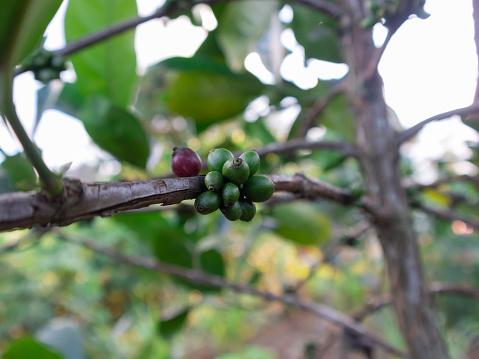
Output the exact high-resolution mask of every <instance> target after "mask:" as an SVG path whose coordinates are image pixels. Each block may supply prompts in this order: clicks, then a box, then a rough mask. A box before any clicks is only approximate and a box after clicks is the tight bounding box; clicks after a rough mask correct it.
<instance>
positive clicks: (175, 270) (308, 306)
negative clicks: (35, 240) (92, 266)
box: [52, 229, 407, 357]
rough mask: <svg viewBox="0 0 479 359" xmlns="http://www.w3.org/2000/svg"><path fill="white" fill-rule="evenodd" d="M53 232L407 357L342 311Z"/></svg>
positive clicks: (115, 256)
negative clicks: (276, 305) (309, 318)
mask: <svg viewBox="0 0 479 359" xmlns="http://www.w3.org/2000/svg"><path fill="white" fill-rule="evenodd" d="M52 231H53V233H54V234H56V235H57V236H58V237H59V238H60V239H62V240H64V241H67V242H71V243H75V244H79V245H82V246H85V247H87V248H90V249H92V250H93V251H95V252H98V253H101V254H104V255H106V256H108V257H111V258H113V259H115V260H116V261H118V262H121V263H124V264H128V265H132V266H135V267H139V268H145V269H148V270H153V271H156V272H159V273H166V274H170V275H174V276H176V277H180V278H182V279H185V280H187V281H189V282H191V283H194V284H202V285H208V286H213V287H217V288H224V289H230V290H233V291H235V292H239V293H245V294H250V295H254V296H257V297H260V298H263V299H265V300H268V301H277V302H280V303H283V304H286V305H290V306H293V307H296V308H301V309H303V310H307V311H309V312H312V313H314V314H316V315H318V316H319V317H321V318H324V319H326V320H329V321H331V322H334V323H336V324H338V325H340V326H343V327H346V328H348V329H349V330H351V331H352V332H354V333H356V334H358V335H360V336H362V337H365V338H368V339H369V340H371V341H372V342H373V343H374V344H376V345H378V346H380V347H381V348H383V349H385V350H386V351H388V352H389V353H392V354H395V355H398V356H401V357H406V356H407V354H406V353H404V352H402V351H401V350H399V349H397V348H395V347H393V346H391V345H389V344H388V343H386V342H384V341H383V340H382V339H380V338H378V337H377V336H376V335H375V334H372V333H370V332H369V330H368V329H366V328H365V327H364V326H362V325H361V324H358V323H356V322H355V321H354V320H353V319H352V318H350V317H349V316H347V315H345V314H343V313H341V312H338V311H336V310H335V309H333V308H330V307H328V306H326V305H324V304H317V303H308V302H304V301H302V300H300V299H299V298H297V297H295V296H292V295H278V294H274V293H271V292H263V291H260V290H257V289H255V288H253V287H251V286H249V285H246V284H239V283H230V282H228V281H226V280H224V279H223V278H221V277H219V276H215V275H211V274H207V273H204V272H202V271H198V270H194V269H187V268H182V267H179V266H176V265H172V264H168V263H162V262H158V261H156V260H154V259H152V258H146V257H139V256H126V255H123V254H121V253H118V252H116V251H114V250H112V249H110V248H105V247H102V246H99V245H97V244H96V243H95V242H93V241H89V240H85V239H82V240H72V239H70V238H68V237H66V236H65V235H63V234H62V232H61V231H59V230H57V229H52Z"/></svg>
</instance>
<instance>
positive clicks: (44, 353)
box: [2, 337, 62, 359]
mask: <svg viewBox="0 0 479 359" xmlns="http://www.w3.org/2000/svg"><path fill="white" fill-rule="evenodd" d="M2 358H3V359H25V358H35V359H62V357H61V356H60V355H58V354H57V353H55V352H53V351H51V350H50V349H48V347H47V346H45V345H43V344H40V343H38V342H37V341H35V340H34V339H32V338H30V337H24V338H22V339H18V340H16V341H14V342H13V343H11V344H10V346H9V347H8V349H7V351H6V352H5V353H4V354H3V356H2Z"/></svg>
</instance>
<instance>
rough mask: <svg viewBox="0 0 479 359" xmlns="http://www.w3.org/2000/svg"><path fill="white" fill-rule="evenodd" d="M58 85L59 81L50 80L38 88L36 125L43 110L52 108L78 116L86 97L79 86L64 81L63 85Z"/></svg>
mask: <svg viewBox="0 0 479 359" xmlns="http://www.w3.org/2000/svg"><path fill="white" fill-rule="evenodd" d="M58 85H59V83H58V82H57V83H52V82H50V83H49V84H47V85H45V86H43V87H41V88H39V89H38V91H37V116H36V122H35V127H37V126H38V124H39V122H40V119H41V117H42V115H43V112H45V111H46V110H50V109H55V110H58V111H61V112H63V113H66V114H67V115H70V116H73V117H76V118H78V112H79V110H80V108H81V105H82V104H83V101H84V98H83V97H82V96H81V95H80V93H79V92H78V87H77V86H76V84H72V83H69V82H64V83H62V86H58Z"/></svg>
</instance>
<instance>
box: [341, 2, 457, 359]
mask: <svg viewBox="0 0 479 359" xmlns="http://www.w3.org/2000/svg"><path fill="white" fill-rule="evenodd" d="M344 4H345V5H347V6H346V10H347V15H345V16H344V18H343V34H344V35H343V48H344V49H345V55H346V59H347V63H348V65H349V74H348V78H349V86H348V89H347V93H348V96H349V99H350V101H351V103H352V104H353V107H354V114H355V118H356V126H357V128H356V135H357V147H358V149H357V150H358V159H359V161H360V163H361V166H362V172H363V174H364V178H365V182H366V189H367V203H368V205H369V208H370V210H371V212H372V214H373V216H374V224H375V227H376V230H377V233H378V237H379V240H380V242H381V245H382V248H383V252H384V257H385V261H386V263H387V269H388V277H389V283H390V291H391V293H392V297H393V298H394V299H393V305H394V309H395V312H396V315H397V319H398V322H399V327H400V330H401V332H402V334H403V337H404V339H405V341H406V344H407V347H408V351H409V354H410V356H411V357H412V358H417V359H442V358H448V353H447V350H446V347H445V344H444V341H443V339H442V337H441V334H440V331H439V328H438V325H437V322H436V317H435V313H434V308H433V304H432V301H431V299H430V296H429V295H428V289H427V286H426V283H425V281H424V277H423V271H422V267H421V261H420V256H419V248H418V245H417V238H416V234H415V232H414V230H413V228H412V220H411V217H410V208H409V205H408V201H407V198H406V193H405V191H404V189H403V187H402V186H401V175H400V171H399V148H398V145H397V144H398V141H397V134H396V133H395V131H394V129H393V128H392V127H391V126H390V124H389V123H388V120H387V111H386V110H387V108H386V103H385V100H384V96H383V91H382V90H383V83H382V79H381V77H380V75H379V74H378V72H377V69H376V68H375V71H374V72H372V73H368V69H370V68H371V59H372V58H373V54H374V53H375V52H376V51H377V50H376V48H375V46H374V43H373V41H372V33H371V31H370V30H367V29H364V28H362V27H361V26H360V25H359V21H360V19H362V18H365V17H366V16H367V12H366V11H367V9H366V8H365V7H364V2H363V1H360V0H345V3H344Z"/></svg>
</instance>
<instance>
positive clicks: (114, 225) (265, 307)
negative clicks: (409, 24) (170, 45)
mask: <svg viewBox="0 0 479 359" xmlns="http://www.w3.org/2000/svg"><path fill="white" fill-rule="evenodd" d="M184 4H185V8H184V9H182V8H181V6H180V10H179V11H178V10H177V11H175V12H174V13H171V14H169V16H170V18H171V19H174V18H175V17H179V16H187V17H189V19H190V21H191V22H192V24H194V25H196V26H202V20H201V16H199V17H198V16H195V14H198V13H201V12H200V11H199V8H198V7H196V8H193V10H194V11H190V9H189V7H188V6H186V5H188V4H189V2H188V1H185V2H184ZM2 6H3V5H2ZM165 6H167V5H165ZM198 6H200V5H198ZM285 6H286V10H285ZM0 9H1V8H0ZM195 9H196V10H195ZM201 11H202V12H203V14H204V13H205V12H206V13H213V14H214V16H215V18H216V19H217V21H218V26H217V27H216V28H215V29H213V30H210V31H209V33H208V36H207V37H206V40H205V41H204V42H203V44H202V45H201V46H200V47H199V49H198V50H197V51H196V53H195V55H194V56H192V57H191V58H179V57H176V58H169V59H166V60H164V61H161V62H159V63H158V64H156V65H153V66H151V67H150V68H149V69H148V70H147V71H146V72H145V73H144V74H141V75H140V74H138V73H137V72H136V58H135V49H134V46H133V45H134V43H133V41H134V30H131V31H129V32H126V33H123V34H121V35H119V36H117V37H114V38H112V39H109V40H107V41H104V42H101V43H99V44H96V45H94V46H91V47H90V48H87V49H86V50H83V51H79V52H76V53H74V54H72V55H71V56H68V57H67V58H66V59H63V60H64V61H65V65H66V67H67V68H69V69H70V70H71V69H74V71H75V73H76V81H75V82H66V81H63V80H61V77H60V78H59V75H60V71H58V70H57V71H51V70H55V68H53V67H52V61H50V62H48V61H46V62H45V63H46V65H45V66H43V67H40V68H38V69H37V70H36V73H35V74H36V76H37V78H38V79H39V80H41V81H43V83H44V86H43V87H42V88H41V89H39V91H38V115H37V121H41V117H42V113H43V112H44V111H46V110H47V109H52V108H54V109H57V110H59V111H62V112H65V113H67V114H69V115H72V116H74V117H76V118H78V119H79V120H80V121H82V123H83V125H84V127H85V129H86V131H87V132H88V134H89V135H90V136H91V139H92V141H93V142H94V143H95V144H96V145H98V146H99V147H100V148H101V149H102V150H104V151H105V153H108V155H105V156H104V158H103V159H101V160H100V162H99V163H98V164H97V165H96V167H95V168H94V170H95V171H100V169H101V168H102V166H105V164H106V165H110V166H114V167H115V168H117V169H118V170H117V171H116V172H115V174H114V175H112V176H111V178H109V180H112V181H113V180H134V179H147V178H155V177H163V176H165V175H169V173H170V160H171V148H172V147H174V146H178V147H180V146H188V147H190V148H192V149H194V150H196V151H197V152H198V153H199V154H200V156H201V157H202V158H206V156H207V154H208V151H209V150H210V149H212V148H218V147H224V148H228V149H230V150H231V151H233V152H242V151H245V150H250V149H260V148H262V147H264V146H266V145H270V144H275V143H282V142H284V141H287V140H290V139H304V140H309V141H318V140H324V141H345V142H353V141H354V119H353V117H352V112H351V110H350V108H349V105H348V103H347V100H346V98H345V96H344V95H343V94H341V92H340V91H338V86H340V83H341V79H334V80H321V79H320V80H319V81H318V82H317V84H316V85H315V86H313V87H311V88H309V89H305V88H300V87H298V86H297V85H295V84H294V83H292V82H289V81H287V80H285V79H283V78H281V76H280V75H279V66H280V65H281V63H282V62H283V60H284V58H285V56H286V55H287V54H288V49H286V48H284V47H282V46H281V45H280V46H281V47H280V49H278V48H277V47H275V46H273V45H274V44H278V43H280V42H279V39H277V38H274V36H277V35H278V34H279V33H280V32H281V31H283V30H285V29H291V30H292V31H293V33H294V35H295V37H296V39H297V41H298V42H299V44H301V45H302V46H304V49H305V59H306V60H308V59H319V60H323V61H328V62H335V63H341V62H342V61H343V59H342V55H341V46H340V42H339V35H338V23H337V21H335V20H334V19H332V18H330V17H326V16H325V15H321V14H319V13H317V12H315V11H312V10H311V9H310V8H307V7H304V6H300V5H292V6H289V5H285V4H284V3H283V2H282V1H267V2H266V1H242V2H229V3H221V4H216V5H213V6H211V7H209V6H206V5H204V4H203V5H201ZM280 11H288V12H290V13H291V14H292V15H293V16H292V19H291V20H290V21H279V20H278V19H279V18H278V13H279V12H280ZM1 12H2V11H1V10H0V13H1ZM136 14H137V8H136V3H135V2H134V1H132V0H100V1H90V0H70V1H69V5H68V10H67V14H66V19H65V32H66V39H67V41H73V40H76V39H78V38H81V37H82V36H85V35H86V34H88V33H91V32H93V31H96V30H98V29H101V28H104V27H107V26H109V25H111V24H114V23H116V22H118V21H122V20H124V19H126V18H131V17H134V16H136ZM373 15H374V14H372V15H371V16H373ZM373 20H374V21H373ZM165 21H171V20H165ZM371 21H373V23H374V22H375V21H379V18H374V17H373V18H372V20H371ZM271 39H274V41H273V40H271ZM252 51H255V53H257V54H259V56H260V58H261V60H262V61H263V64H264V65H265V66H266V68H267V69H268V70H269V71H270V72H271V73H272V74H273V75H274V81H273V83H265V82H262V81H260V80H259V79H258V77H256V76H254V75H253V74H252V73H250V72H249V71H247V70H246V69H245V67H244V63H245V58H246V57H247V55H248V54H250V53H251V52H252ZM32 56H33V58H32ZM42 56H46V55H45V52H42V51H35V52H33V53H32V55H30V57H29V58H26V59H24V61H23V64H24V66H27V67H28V66H31V64H32V63H35V59H36V61H40V60H39V59H41V57H42ZM53 59H57V57H55V56H54V57H53ZM47 70H48V71H47ZM47 75H48V76H47ZM50 75H51V76H50ZM59 84H60V86H59ZM59 89H60V90H59ZM52 99H53V100H52ZM320 100H321V101H324V106H323V107H322V108H321V111H318V112H317V113H314V111H315V110H314V106H315V105H317V104H318V101H320ZM311 111H313V115H312V114H311V113H312V112H311ZM291 113H293V115H291ZM308 116H309V117H311V116H312V119H310V120H309V122H307V121H306V119H308V118H309V117H308ZM0 146H1V144H0ZM475 146H476V144H471V149H472V150H473V155H472V156H471V157H470V158H467V159H466V160H468V161H470V163H471V164H472V165H474V166H476V165H477V156H476V155H475V154H476V153H477V150H476V147H475ZM456 160H457V161H463V160H464V159H453V160H450V161H449V160H448V161H437V162H435V163H433V167H434V169H435V171H436V172H437V174H438V176H451V177H453V176H455V175H456V173H455V172H454V170H453V168H454V167H453V164H454V162H455V161H456ZM402 167H403V173H404V176H405V179H406V180H407V181H409V183H410V184H411V185H410V195H411V198H412V199H414V201H417V202H420V203H422V204H426V205H429V206H432V207H434V208H437V209H444V210H447V209H449V208H452V207H454V208H455V209H456V210H457V211H458V213H462V214H464V215H468V216H471V217H472V218H477V217H478V216H479V212H478V210H477V208H478V207H477V202H478V199H479V194H478V186H477V182H476V184H474V183H473V182H470V181H454V182H450V183H443V184H441V185H439V186H431V187H428V188H423V187H421V186H419V185H417V184H416V183H415V181H416V178H415V177H414V169H413V167H412V166H411V161H410V159H408V158H407V157H405V158H404V159H403V163H402ZM82 170H84V171H86V168H83V169H81V170H77V171H76V173H71V174H70V173H68V172H67V175H71V176H80V178H82V177H81V176H82ZM90 172H91V171H90ZM260 172H261V173H265V174H284V175H294V174H295V173H297V172H301V173H303V174H305V175H306V176H309V177H314V178H317V179H320V180H323V181H325V182H328V183H331V184H334V185H335V186H338V187H341V188H345V189H349V190H351V191H353V192H354V193H361V191H362V188H363V183H362V177H361V173H360V169H359V165H358V163H357V162H356V160H355V159H354V158H350V157H347V156H345V155H344V154H342V153H340V152H338V151H333V150H309V149H307V150H300V151H296V150H292V151H288V152H280V153H269V154H266V155H265V156H264V157H263V158H262V162H261V169H260ZM95 179H99V178H95V177H94V178H93V179H92V180H95ZM32 188H36V176H35V173H34V172H33V170H32V168H31V166H30V165H29V164H28V162H27V160H26V159H25V158H24V157H23V155H21V154H18V155H15V156H6V159H5V160H4V161H3V163H2V164H1V165H0V192H1V193H9V192H12V191H17V190H29V189H32ZM184 204H186V206H185V205H182V206H171V207H164V208H159V207H152V208H148V209H145V210H140V211H135V212H129V213H123V214H118V215H116V216H115V217H114V218H94V219H92V220H88V221H83V222H80V223H76V224H73V225H70V226H68V227H66V228H61V229H56V230H55V231H42V230H41V229H32V230H21V231H14V232H6V233H2V234H0V244H1V245H2V247H0V263H1V268H2V270H1V273H2V275H1V276H0V323H1V324H0V352H2V353H3V356H2V357H3V358H6V359H7V358H9V359H14V358H27V357H35V358H40V357H41V358H66V359H73V358H75V359H82V358H139V359H147V358H218V359H220V358H221V359H240V358H255V359H256V358H265V359H269V358H299V357H302V358H303V357H304V358H314V357H315V356H314V355H319V354H318V353H323V355H324V357H325V358H327V357H331V358H334V357H337V356H335V353H338V352H337V350H338V348H337V347H338V346H340V345H341V339H338V336H339V337H340V335H339V334H338V328H335V327H334V326H332V325H330V324H329V323H327V322H325V321H323V320H320V319H318V318H316V317H313V316H312V315H309V314H306V313H303V312H300V311H299V310H295V309H291V308H286V307H284V306H283V305H280V304H278V303H269V302H265V301H264V300H261V299H258V298H255V297H254V296H251V295H243V294H237V293H234V292H232V291H230V290H227V289H218V288H211V287H205V286H195V285H192V284H190V283H186V282H185V281H184V280H178V279H175V278H173V277H171V276H167V275H161V274H158V273H156V272H151V271H148V270H145V269H138V268H134V267H132V266H129V265H127V264H125V263H122V262H121V261H116V260H113V259H111V258H108V257H106V256H104V255H102V254H99V253H95V252H93V251H92V250H90V249H88V248H84V247H83V246H81V245H78V244H75V243H71V241H70V240H84V239H87V240H92V241H95V242H98V243H100V244H101V245H102V246H105V247H109V248H112V249H114V250H116V251H118V252H121V253H123V254H126V255H135V256H144V257H154V258H156V259H158V260H160V261H162V262H166V263H172V264H176V265H179V266H183V267H186V268H195V269H201V270H202V271H205V272H207V273H211V274H215V275H218V276H221V277H223V278H225V279H227V280H228V281H231V282H240V283H248V284H249V285H251V286H254V287H255V288H258V289H261V290H264V291H270V292H272V293H277V294H281V293H290V294H295V295H298V296H299V297H300V298H302V299H305V300H310V301H314V302H321V303H325V304H328V305H330V306H332V307H333V308H335V309H338V310H340V311H343V312H345V313H350V314H353V313H355V312H356V311H359V310H360V309H361V308H363V307H364V305H365V304H366V303H367V302H368V301H369V300H370V298H373V297H376V296H381V295H383V294H385V293H387V292H388V288H387V283H386V280H385V273H384V266H383V261H382V255H381V249H380V246H379V244H378V242H377V239H376V236H375V233H374V230H373V229H372V227H371V224H370V223H369V222H368V218H367V216H365V215H364V213H363V212H362V211H361V210H359V209H356V208H354V207H349V208H348V207H344V206H341V205H338V204H335V203H331V202H328V201H315V202H304V201H303V202H300V201H297V200H295V198H293V197H291V196H289V195H287V194H278V195H276V196H275V198H274V200H272V201H270V202H268V203H265V204H261V205H259V206H258V214H257V216H256V217H255V219H254V220H253V221H252V222H250V223H243V222H241V223H237V222H234V223H232V222H229V221H227V220H226V219H225V218H224V217H223V216H221V215H220V214H219V213H214V214H212V215H208V216H199V215H197V214H195V213H194V212H193V211H192V210H191V208H192V206H191V202H190V203H189V202H185V203H184ZM413 216H414V220H415V226H416V230H417V232H418V233H419V240H420V245H421V250H422V256H423V261H424V267H425V269H426V274H427V278H428V280H430V281H439V282H444V283H453V284H456V283H461V284H467V285H470V286H473V287H474V286H476V285H477V284H478V283H477V282H478V278H479V266H478V264H477V260H476V258H477V257H478V254H479V253H478V252H479V241H478V239H479V238H478V235H477V233H476V232H474V231H473V230H472V229H471V228H470V226H468V225H466V224H465V223H464V222H461V221H458V220H456V221H454V222H453V223H452V225H451V222H450V221H446V220H442V219H437V218H434V217H431V216H427V215H425V214H424V213H423V212H421V211H420V210H415V211H414V213H413ZM1 248H3V249H1ZM436 305H437V309H438V311H439V313H440V318H441V325H442V328H443V330H444V333H445V336H446V338H447V341H448V344H449V346H450V350H451V352H452V356H453V357H454V358H461V357H466V355H467V352H468V350H471V348H472V347H474V343H476V344H477V329H478V327H479V321H478V318H477V315H476V313H477V312H478V310H479V307H478V303H477V301H475V300H474V299H471V298H465V297H458V296H438V297H437V299H436ZM365 323H366V324H367V325H368V326H370V327H371V328H373V329H374V330H376V331H377V332H379V333H381V334H382V335H383V337H384V339H385V340H387V341H388V342H390V343H392V344H394V345H397V346H399V347H403V343H402V339H401V335H400V333H399V331H398V329H397V325H396V320H395V317H394V314H393V312H392V311H391V310H390V309H389V308H383V309H381V310H378V311H377V312H374V313H372V314H370V315H369V316H367V318H366V319H365ZM353 349H354V348H353ZM356 349H358V348H357V347H356ZM335 350H336V351H335ZM314 353H316V354H314ZM363 354H364V352H363ZM328 355H329V356H328ZM378 355H379V356H378V358H380V357H381V358H382V357H384V358H386V357H388V356H387V355H386V354H385V353H381V352H380V351H379V350H378Z"/></svg>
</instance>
